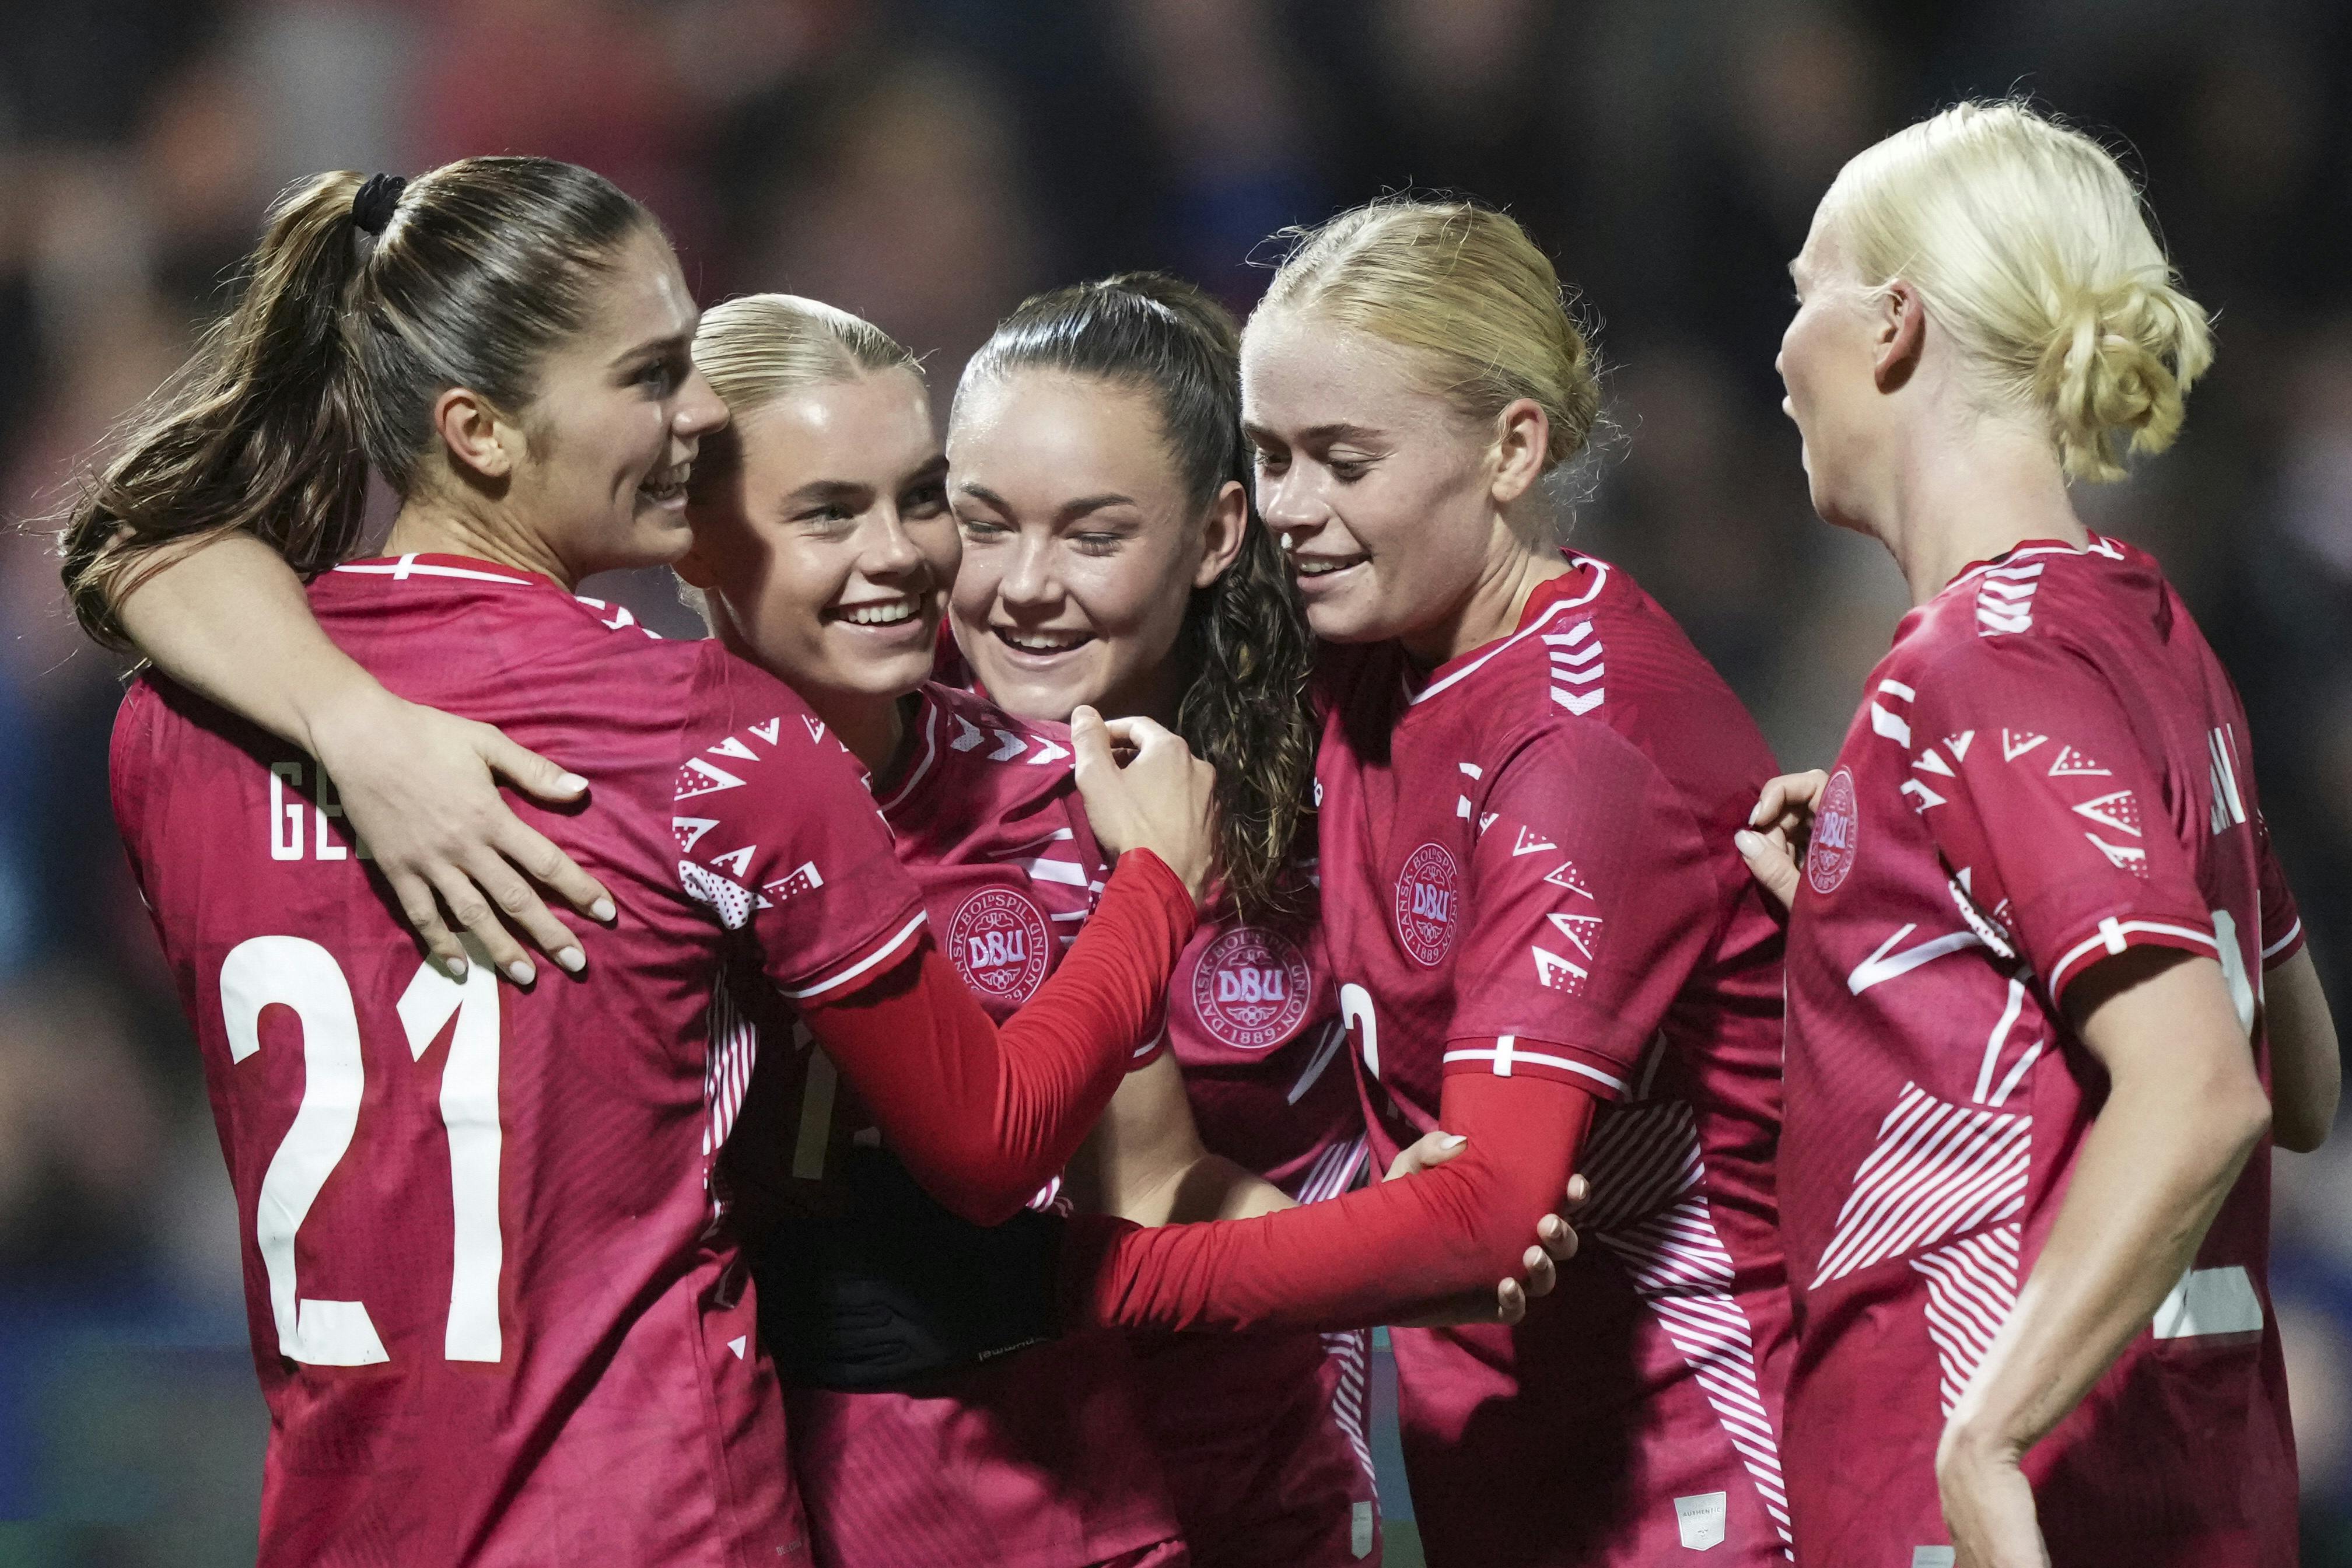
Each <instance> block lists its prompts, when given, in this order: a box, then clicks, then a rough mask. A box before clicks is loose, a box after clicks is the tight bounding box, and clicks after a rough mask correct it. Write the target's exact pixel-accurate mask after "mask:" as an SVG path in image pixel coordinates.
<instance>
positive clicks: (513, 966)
mask: <svg viewBox="0 0 2352 1568" xmlns="http://www.w3.org/2000/svg"><path fill="white" fill-rule="evenodd" d="M507 978H508V979H509V980H511V981H513V982H514V983H515V984H518V985H528V984H530V983H531V982H532V981H533V980H536V979H538V978H539V971H538V970H536V969H533V968H532V967H531V966H530V960H529V959H527V958H518V959H516V960H515V961H514V962H513V963H509V964H508V965H507Z"/></svg>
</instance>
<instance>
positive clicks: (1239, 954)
mask: <svg viewBox="0 0 2352 1568" xmlns="http://www.w3.org/2000/svg"><path fill="white" fill-rule="evenodd" d="M1347 1034H1348V1031H1347V1025H1346V1023H1345V1022H1344V1021H1343V1020H1342V1019H1341V1018H1340V1016H1339V998H1338V996H1337V994H1336V991H1335V988H1334V987H1333V985H1332V984H1331V977H1330V966H1329V962H1328V958H1327V957H1326V955H1325V952H1324V947H1323V942H1322V937H1321V933H1320V932H1319V931H1316V930H1313V929H1309V930H1307V931H1286V930H1276V929H1271V928H1265V927H1258V926H1253V925H1247V924H1244V923H1243V922H1241V921H1238V920H1236V919H1233V918H1228V919H1226V920H1223V921H1217V922H1215V923H1214V924H1207V925H1203V926H1202V927H1201V929H1200V930H1198V931H1194V932H1193V934H1192V942H1191V944H1190V945H1189V946H1188V947H1187V948H1186V949H1185V952H1184V956H1183V958H1182V959H1181V961H1179V963H1177V966H1176V978H1175V980H1174V982H1173V983H1172V984H1171V986H1170V988H1169V994H1168V1033H1167V1039H1168V1042H1169V1047H1170V1049H1171V1050H1172V1051H1173V1052H1174V1054H1175V1057H1176V1060H1177V1063H1178V1065H1179V1066H1180V1067H1181V1068H1182V1069H1183V1073H1184V1089H1185V1093H1186V1097H1187V1098H1188V1099H1189V1100H1191V1101H1192V1119H1193V1121H1194V1123H1195V1124H1196V1125H1197V1127H1198V1129H1199V1131H1200V1134H1201V1142H1202V1144H1203V1145H1204V1146H1206V1147H1207V1148H1209V1149H1210V1150H1212V1151H1213V1152H1216V1153H1219V1154H1223V1155H1224V1156H1225V1157H1226V1158H1227V1159H1230V1160H1232V1161H1233V1162H1234V1163H1236V1164H1239V1165H1242V1166H1244V1167H1245V1168H1246V1169H1249V1170H1251V1171H1255V1172H1256V1173H1258V1174H1260V1175H1262V1176H1264V1177H1265V1178H1266V1179H1267V1180H1268V1181H1270V1182H1272V1183H1274V1184H1276V1186H1278V1187H1280V1188H1282V1190H1283V1191H1284V1192H1286V1193H1287V1194H1290V1195H1291V1196H1292V1197H1294V1198H1296V1199H1297V1200H1298V1201H1299V1202H1300V1203H1314V1202H1316V1201H1318V1200H1319V1199H1323V1198H1328V1197H1335V1196H1337V1195H1338V1194H1341V1193H1344V1192H1346V1191H1348V1190H1349V1188H1351V1187H1353V1186H1354V1185H1356V1184H1357V1183H1358V1182H1359V1181H1360V1180H1361V1179H1362V1178H1363V1176H1364V1173H1365V1168H1366V1166H1367V1164H1368V1163H1369V1160H1370V1155H1369V1151H1368V1147H1367V1142H1366V1138H1365V1133H1364V1118H1363V1110H1362V1108H1361V1105H1360V1101H1359V1100H1358V1097H1357V1093H1356V1084H1355V1079H1354V1075H1353V1074H1352V1072H1351V1071H1350V1070H1349V1065H1348V1058H1347ZM1138 1352H1139V1353H1138V1362H1139V1367H1140V1370H1141V1373H1142V1376H1143V1385H1144V1390H1145V1395H1146V1399H1147V1402H1148V1405H1147V1408H1148V1411H1149V1417H1150V1424H1151V1430H1152V1434H1153V1437H1154V1440H1155V1442H1156V1443H1157V1445H1158V1447H1159V1450H1160V1463H1161V1464H1162V1466H1164V1467H1165V1468H1166V1471H1167V1476H1168V1484H1169V1486H1170V1488H1171V1491H1172V1493H1173V1495H1174V1498H1175V1500H1176V1509H1177V1513H1178V1516H1179V1517H1180V1518H1181V1521H1182V1522H1183V1526H1184V1539H1185V1542H1186V1544H1187V1545H1188V1546H1190V1547H1191V1549H1192V1555H1193V1558H1194V1561H1196V1562H1198V1563H1202V1564H1204V1565H1206V1564H1215V1565H1216V1568H1246V1565H1255V1564H1265V1565H1266V1568H1277V1565H1279V1568H1319V1565H1323V1564H1335V1565H1345V1564H1351V1563H1360V1562H1377V1561H1378V1559H1377V1557H1376V1556H1375V1555H1374V1553H1375V1552H1377V1551H1378V1549H1379V1525H1378V1502H1377V1498H1376V1495H1375V1492H1374V1488H1373V1481H1372V1460H1371V1447H1370V1436H1369V1432H1368V1428H1367V1426H1366V1422H1367V1417H1368V1415H1369V1412H1370V1375H1369V1374H1370V1356H1371V1335H1370V1331H1364V1330H1351V1331H1347V1332H1344V1333H1327V1334H1315V1333H1307V1332H1296V1331H1294V1332H1287V1333H1283V1332H1260V1333H1254V1334H1242V1335H1230V1336H1229V1335H1224V1334H1172V1335H1163V1334H1143V1335H1139V1336H1138Z"/></svg>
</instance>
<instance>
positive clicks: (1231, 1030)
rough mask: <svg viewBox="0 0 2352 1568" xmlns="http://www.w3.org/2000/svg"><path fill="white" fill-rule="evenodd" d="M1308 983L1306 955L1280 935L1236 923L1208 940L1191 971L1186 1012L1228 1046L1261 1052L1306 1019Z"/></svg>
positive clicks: (1309, 983) (1282, 1039) (1289, 1033)
mask: <svg viewBox="0 0 2352 1568" xmlns="http://www.w3.org/2000/svg"><path fill="white" fill-rule="evenodd" d="M1312 984H1313V980H1312V977H1311V976H1310V975H1309V974H1308V973H1307V960H1306V959H1304V958H1302V957H1300V956H1299V953H1298V949H1297V947H1295V946H1293V945H1292V944H1291V942H1289V941H1288V940H1287V939H1286V938H1284V937H1282V936H1278V935H1276V933H1275V932H1273V931H1259V930H1258V929H1257V928H1256V927H1255V926H1237V927H1235V928H1234V930H1232V931H1227V932H1225V934H1224V935H1223V936H1221V937H1219V938H1217V940H1216V941H1214V942H1211V943H1210V944H1209V950H1208V951H1207V952H1204V953H1202V955H1201V962H1200V964H1199V965H1198V966H1197V967H1196V968H1195V969H1194V970H1193V971H1192V1011H1193V1012H1194V1013H1195V1014H1196V1015H1197V1016H1199V1017H1200V1020H1201V1022H1202V1024H1203V1025H1205V1026H1207V1027H1208V1030H1209V1033H1211V1034H1213V1035H1214V1036H1216V1037H1217V1038H1219V1039H1220V1040H1223V1042H1224V1043H1225V1044H1227V1045H1229V1046H1231V1047H1234V1049H1236V1050H1244V1051H1262V1050H1265V1049H1266V1048H1267V1047H1270V1046H1278V1045H1280V1044H1281V1043H1282V1042H1283V1041H1285V1040H1286V1039H1288V1038H1289V1037H1290V1036H1291V1034H1292V1032H1293V1031H1294V1030H1296V1029H1297V1027H1298V1026H1299V1025H1300V1024H1301V1023H1303V1022H1305V1021H1306V1017H1307V991H1308V989H1309V987H1310V986H1311V985H1312Z"/></svg>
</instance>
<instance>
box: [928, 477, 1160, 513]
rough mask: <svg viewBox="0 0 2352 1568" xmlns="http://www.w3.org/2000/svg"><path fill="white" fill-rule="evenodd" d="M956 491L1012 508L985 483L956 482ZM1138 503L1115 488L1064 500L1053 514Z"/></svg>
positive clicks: (1002, 509)
mask: <svg viewBox="0 0 2352 1568" xmlns="http://www.w3.org/2000/svg"><path fill="white" fill-rule="evenodd" d="M956 492H957V493H958V494H959V495H968V496H971V498H972V499H973V500H982V501H986V502H987V503H988V504H989V505H991V506H992V507H994V508H995V509H996V510H999V511H1003V512H1009V511H1011V510H1013V505H1012V503H1011V502H1009V501H1007V500H1005V499H1004V498H1003V496H1001V495H998V494H997V493H996V492H995V491H994V490H992V489H989V488H988V487H987V486H985V485H976V484H973V483H972V482H971V480H969V479H966V480H964V481H962V482H961V483H960V484H958V485H957V486H956ZM1136 505H1139V502H1138V501H1137V500H1136V499H1135V498H1134V497H1133V496H1130V495H1122V494H1120V493H1119V492H1118V491H1117V490H1105V491H1104V492H1103V493H1102V494H1100V495H1095V496H1080V497H1079V498H1078V499H1077V500H1072V501H1065V502H1063V503H1062V504H1061V505H1060V506H1058V507H1056V508H1055V509H1054V515H1055V517H1056V518H1057V519H1063V520H1067V519H1069V518H1074V517H1084V516H1086V515H1087V513H1088V512H1092V511H1100V510H1103V509H1104V508H1105V507H1113V506H1136Z"/></svg>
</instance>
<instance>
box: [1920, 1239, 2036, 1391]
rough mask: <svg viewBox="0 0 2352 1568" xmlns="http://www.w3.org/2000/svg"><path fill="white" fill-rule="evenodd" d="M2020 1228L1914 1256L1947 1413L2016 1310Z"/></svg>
mask: <svg viewBox="0 0 2352 1568" xmlns="http://www.w3.org/2000/svg"><path fill="white" fill-rule="evenodd" d="M2020 1234H2021V1226H2020V1223H2019V1222H2018V1221H2016V1220H2011V1222H2010V1223H2009V1224H2007V1225H2001V1226H1994V1227H1993V1228H1992V1229H1990V1230H1986V1231H1979V1232H1978V1233H1977V1234H1976V1235H1974V1236H1971V1237H1968V1238H1967V1239H1966V1240H1964V1241H1956V1242H1953V1243H1952V1244H1951V1245H1950V1246H1948V1247H1937V1248H1936V1249H1935V1250H1933V1251H1931V1252H1923V1253H1921V1254H1920V1255H1919V1256H1918V1257H1916V1258H1913V1259H1912V1260H1911V1267H1912V1268H1916V1269H1917V1270H1918V1271H1919V1272H1920V1273H1921V1274H1923V1275H1925V1276H1926V1277H1927V1337H1928V1338H1929V1339H1931V1340H1933V1341H1935V1342H1936V1360H1937V1364H1938V1366H1939V1367H1940V1369H1941V1371H1942V1373H1943V1381H1942V1385H1941V1389H1940V1393H1941V1394H1942V1398H1943V1405H1944V1414H1945V1415H1946V1416H1949V1415H1951V1414H1952V1411H1953V1409H1954V1408H1955V1407H1956V1406H1957V1405H1958V1404H1959V1402H1960V1394H1961V1393H1962V1392H1963V1391H1964V1390H1966V1389H1967V1387H1968V1386H1969V1379H1971V1378H1973V1377H1975V1376H1976V1374H1977V1368H1979V1367H1980V1366H1982V1365H1983V1364H1984V1358H1985V1352H1988V1351H1990V1349H1991V1348H1992V1341H1993V1336H1994V1335H1995V1334H1998V1333H1999V1332H2000V1328H2001V1325H2002V1324H2003V1323H2005V1322H2007V1321H2009V1315H2010V1314H2011V1312H2013V1311H2015V1310H2017V1266H2018V1254H2017V1244H2018V1237H2019V1236H2020Z"/></svg>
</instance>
